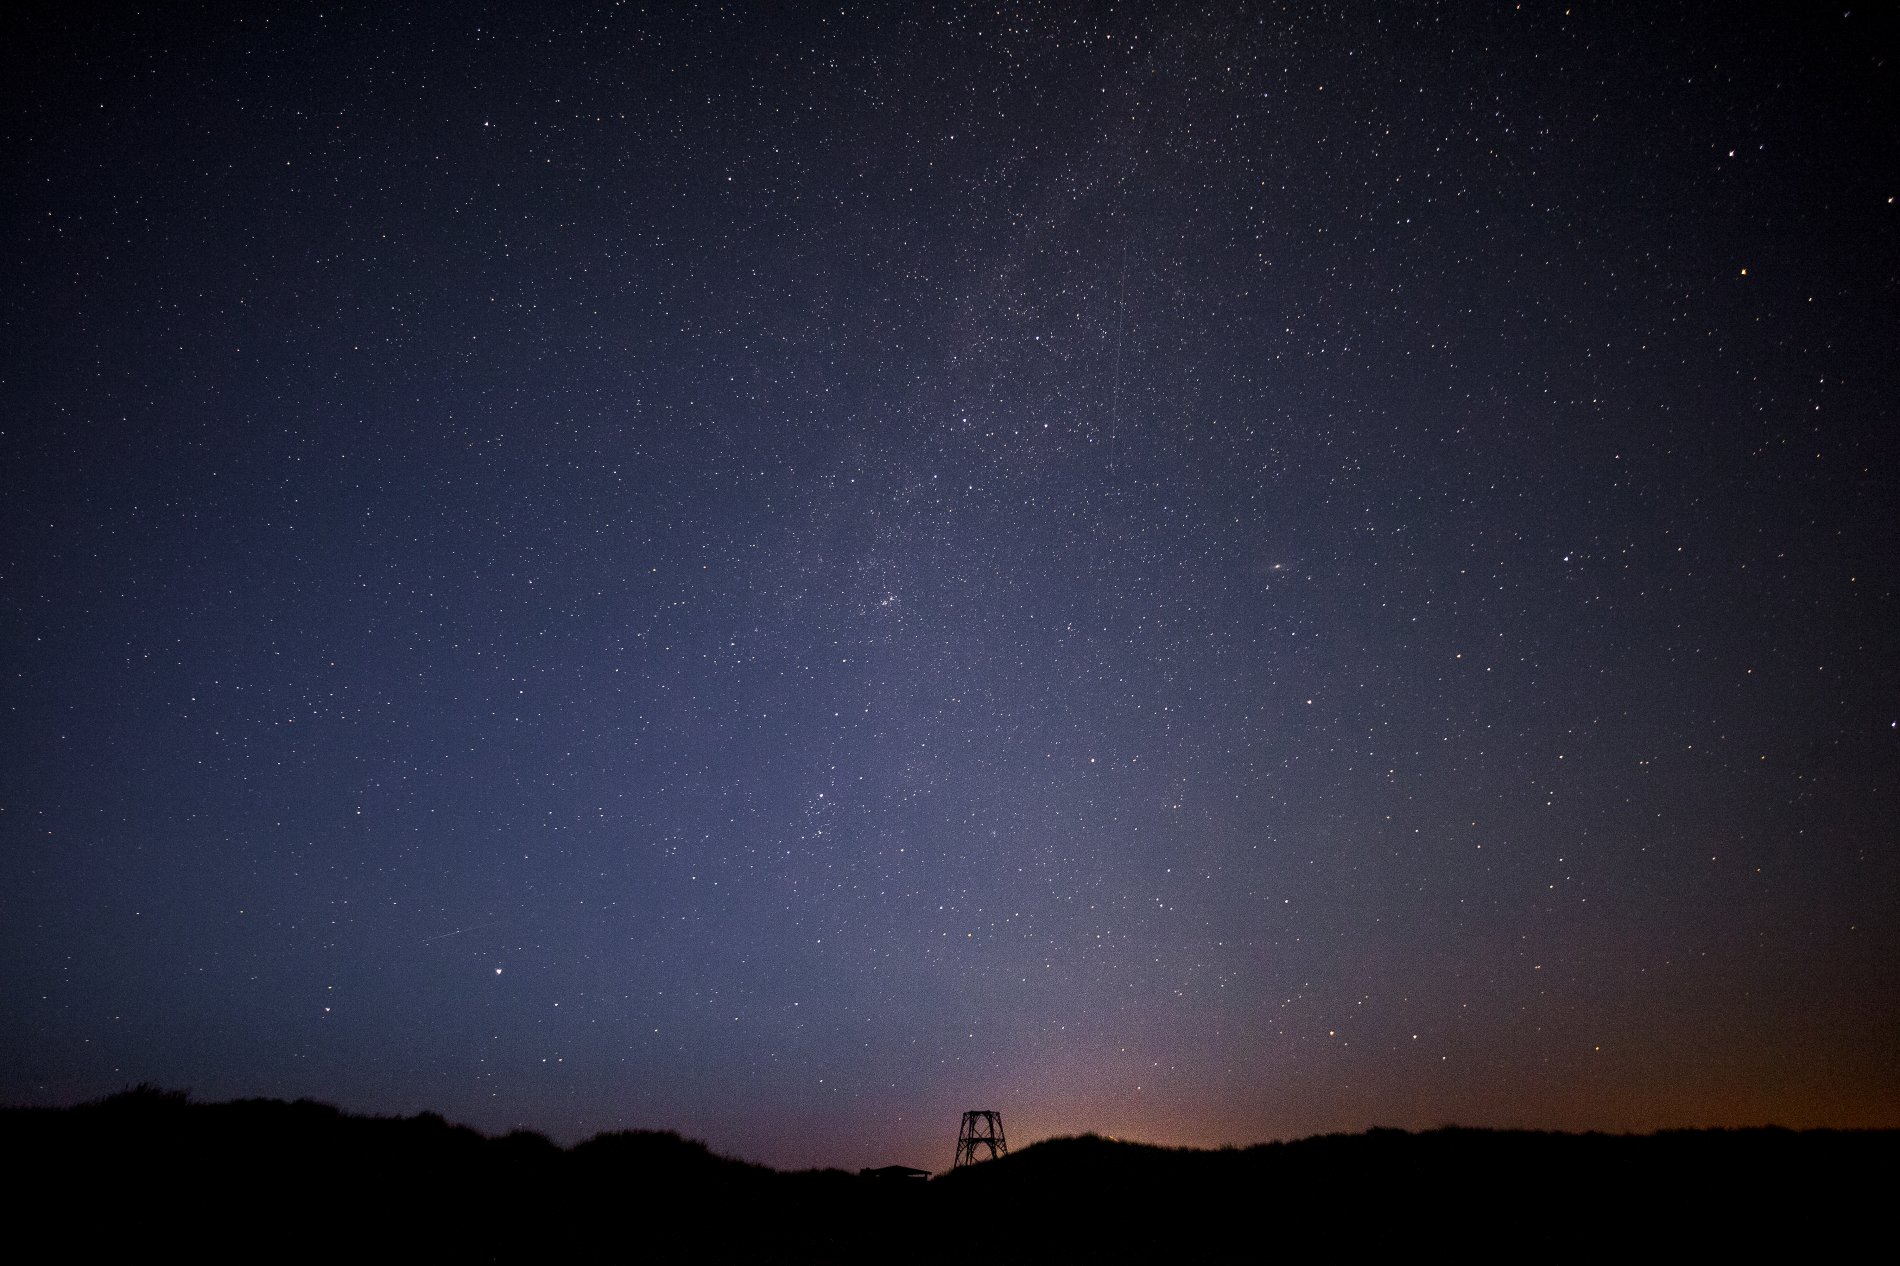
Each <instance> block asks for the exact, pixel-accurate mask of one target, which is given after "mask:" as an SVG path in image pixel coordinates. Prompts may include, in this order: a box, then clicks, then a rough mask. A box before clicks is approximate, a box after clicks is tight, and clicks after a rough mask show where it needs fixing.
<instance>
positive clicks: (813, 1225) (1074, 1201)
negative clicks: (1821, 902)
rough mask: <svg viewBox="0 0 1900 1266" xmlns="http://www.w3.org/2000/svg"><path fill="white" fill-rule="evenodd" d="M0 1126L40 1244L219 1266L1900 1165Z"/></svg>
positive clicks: (1490, 1148) (643, 1249)
mask: <svg viewBox="0 0 1900 1266" xmlns="http://www.w3.org/2000/svg"><path fill="white" fill-rule="evenodd" d="M0 1143H4V1146H5V1149H6V1154H7V1155H8V1156H9V1158H11V1159H12V1160H13V1161H14V1163H15V1168H16V1170H17V1171H19V1172H20V1173H21V1174H22V1177H21V1178H20V1179H18V1180H16V1182H15V1183H14V1184H13V1193H12V1194H13V1195H14V1197H15V1200H14V1208H15V1210H16V1212H15V1214H14V1222H15V1226H16V1228H17V1229H18V1231H19V1232H21V1233H25V1232H28V1231H31V1230H32V1229H33V1228H35V1227H37V1228H38V1229H39V1230H40V1231H42V1232H46V1233H50V1234H51V1235H53V1236H54V1237H56V1239H57V1241H58V1242H59V1243H60V1244H61V1245H62V1255H66V1254H72V1255H78V1256H82V1257H92V1256H97V1255H101V1254H104V1253H133V1252H150V1251H151V1250H152V1249H154V1248H158V1247H168V1248H177V1249H181V1250H185V1251H189V1252H190V1253H191V1255H192V1256H193V1257H195V1258H198V1259H203V1260H232V1261H235V1260H240V1259H243V1260H259V1259H265V1258H268V1259H271V1260H279V1261H283V1260H291V1261H317V1260H326V1261H334V1260H337V1259H339V1258H347V1259H355V1260H358V1261H382V1260H396V1259H399V1258H400V1259H406V1260H414V1259H416V1258H419V1257H420V1258H428V1259H456V1260H471V1261H540V1260H554V1259H572V1260H580V1261H607V1260H614V1261H621V1260H638V1259H640V1258H642V1257H645V1256H648V1255H678V1256H682V1257H690V1258H691V1259H692V1260H696V1261H741V1260H744V1261H821V1260H822V1261H869V1260H873V1259H876V1260H889V1259H892V1258H908V1259H912V1260H921V1261H931V1262H938V1261H941V1262H948V1261H956V1260H964V1259H965V1257H966V1255H967V1250H968V1249H969V1244H968V1243H967V1242H965V1241H964V1240H962V1239H960V1238H958V1237H947V1236H946V1235H945V1234H944V1228H946V1227H950V1226H971V1225H981V1226H982V1227H983V1228H984V1232H983V1236H982V1239H983V1243H984V1245H985V1252H986V1254H987V1255H989V1256H993V1257H996V1258H997V1259H999V1260H1006V1261H1007V1260H1022V1261H1066V1260H1075V1259H1077V1258H1079V1257H1089V1258H1101V1259H1103V1260H1124V1259H1127V1258H1129V1257H1134V1256H1148V1255H1152V1254H1156V1253H1164V1254H1169V1255H1173V1256H1178V1255H1182V1254H1186V1255H1189V1256H1191V1257H1195V1258H1198V1259H1201V1260H1208V1259H1213V1260H1254V1259H1256V1258H1264V1257H1268V1256H1274V1257H1278V1256H1282V1255H1284V1254H1285V1253H1287V1252H1290V1251H1296V1252H1301V1253H1306V1252H1327V1251H1332V1252H1361V1251H1379V1252H1385V1251H1406V1250H1417V1249H1420V1248H1426V1247H1431V1248H1437V1249H1440V1250H1442V1251H1452V1252H1470V1251H1478V1252H1486V1253H1504V1252H1510V1253H1513V1254H1535V1255H1537V1256H1540V1257H1556V1258H1560V1259H1562V1258H1568V1257H1572V1256H1582V1255H1586V1254H1598V1253H1602V1252H1605V1251H1615V1252H1619V1253H1627V1252H1643V1253H1645V1254H1648V1253H1653V1252H1661V1251H1672V1252H1685V1253H1687V1252H1693V1253H1696V1254H1699V1255H1700V1254H1707V1253H1708V1252H1711V1251H1727V1250H1735V1251H1742V1250H1746V1251H1749V1252H1751V1253H1760V1252H1762V1251H1765V1250H1776V1249H1780V1250H1785V1251H1789V1252H1804V1253H1813V1252H1817V1251H1827V1250H1828V1249H1829V1248H1830V1246H1837V1247H1842V1248H1845V1247H1846V1246H1848V1245H1850V1244H1852V1243H1853V1242H1854V1241H1855V1240H1856V1239H1857V1238H1859V1237H1863V1236H1872V1235H1877V1234H1879V1233H1880V1232H1881V1231H1882V1229H1883V1228H1884V1225H1885V1213H1884V1207H1885V1206H1884V1200H1885V1190H1884V1184H1885V1175H1888V1174H1891V1173H1892V1172H1894V1167H1895V1162H1896V1161H1900V1131H1893V1130H1864V1131H1834V1130H1811V1131H1792V1130H1784V1129H1778V1128H1773V1127H1765V1128H1760V1129H1742V1130H1680V1131H1667V1132H1663V1133H1659V1134H1652V1135H1608V1134H1558V1133H1545V1132H1535V1131H1515V1130H1476V1129H1460V1128H1456V1127H1446V1128H1443V1129H1438V1130H1432V1131H1427V1132H1423V1133H1408V1132H1405V1131H1402V1130H1383V1129H1382V1130H1373V1131H1370V1132H1368V1133H1365V1134H1358V1135H1339V1134H1335V1135H1325V1136H1320V1137H1315V1138H1308V1139H1301V1140H1297V1141H1293V1142H1285V1143H1265V1144H1259V1145H1255V1146H1251V1147H1245V1148H1224V1149H1220V1150H1198V1149H1177V1148H1166V1147H1157V1146H1153V1145H1149V1144H1140V1143H1125V1142H1117V1141H1112V1140H1108V1139H1104V1138H1100V1137H1098V1136H1094V1135H1081V1136H1075V1137H1068V1138H1058V1139H1049V1140H1045V1141H1043V1142H1039V1143H1035V1144H1032V1145H1030V1146H1027V1147H1023V1148H1021V1149H1020V1150H1016V1151H1012V1152H1011V1153H1010V1154H1008V1155H1007V1156H1002V1157H999V1158H998V1159H996V1160H994V1161H986V1162H985V1163H983V1164H980V1165H974V1166H965V1167H962V1168H959V1169H956V1170H953V1171H950V1172H946V1173H944V1174H942V1175H939V1176H938V1177H935V1178H932V1179H931V1180H929V1181H928V1182H925V1181H921V1180H919V1181H904V1182H892V1181H889V1180H888V1179H881V1178H878V1177H875V1176H871V1175H872V1173H874V1171H867V1174H866V1175H865V1176H860V1175H857V1174H850V1173H846V1172H844V1171H842V1170H835V1169H834V1170H810V1171H802V1172H795V1173H794V1172H782V1171H777V1170H773V1169H770V1168H767V1167H765V1166H762V1165H756V1164H751V1163H748V1162H745V1161H738V1160H733V1159H730V1158H727V1157H722V1156H719V1155H717V1154H715V1153H714V1152H712V1151H711V1150H710V1149H708V1148H707V1147H706V1146H705V1145H704V1144H703V1143H699V1142H696V1141H693V1140H689V1139H685V1138H682V1137H680V1136H679V1135H678V1134H676V1133H673V1132H670V1131H643V1130H627V1131H616V1132H612V1133H607V1134H601V1135H597V1136H595V1137H593V1138H590V1139H588V1140H586V1141H585V1142H582V1143H578V1144H576V1145H574V1146H572V1147H568V1148H563V1147H560V1146H558V1145H556V1144H555V1143H553V1142H552V1141H550V1140H549V1139H548V1138H546V1137H545V1136H543V1135H540V1134H536V1133H533V1132H530V1131H526V1130H517V1131H514V1132H512V1133H509V1134H504V1135H499V1136H488V1135H484V1134H481V1133H480V1132H478V1131H476V1130H473V1129H470V1128H468V1127H466V1126H459V1125H453V1124H451V1123H449V1122H448V1121H446V1120H444V1119H443V1118H442V1117H441V1116H439V1115H437V1114H435V1113H422V1114H420V1115H418V1116H413V1117H406V1118H390V1117H366V1116H354V1115H351V1114H348V1113H344V1112H342V1111H339V1110H338V1109H337V1108H335V1107H333V1106H330V1105H328V1104H323V1103H317V1102H313V1101H311V1100H298V1101H296V1102H284V1101H282V1100H272V1099H248V1100H238V1101H235V1102H231V1103H202V1104H201V1103H194V1102H192V1101H190V1100H189V1099H188V1098H187V1097H186V1096H185V1095H183V1094H180V1093H177V1092H171V1091H163V1090H158V1089H155V1088H152V1087H149V1086H141V1087H138V1088H136V1089H133V1090H130V1091H127V1092H124V1093H122V1094H117V1095H113V1096H111V1097H109V1098H106V1099H103V1100H100V1101H97V1102H94V1103H88V1104H82V1105H80V1106H78V1107H72V1108H4V1109H0ZM971 1219H975V1220H976V1221H974V1222H972V1221H971ZM35 1238H38V1237H35ZM1874 1242H1878V1241H1877V1240H1876V1241H1874Z"/></svg>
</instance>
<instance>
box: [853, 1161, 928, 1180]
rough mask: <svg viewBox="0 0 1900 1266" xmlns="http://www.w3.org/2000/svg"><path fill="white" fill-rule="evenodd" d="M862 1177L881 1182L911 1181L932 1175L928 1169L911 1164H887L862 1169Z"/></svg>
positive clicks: (860, 1175) (860, 1172) (860, 1171)
mask: <svg viewBox="0 0 1900 1266" xmlns="http://www.w3.org/2000/svg"><path fill="white" fill-rule="evenodd" d="M858 1177H860V1178H875V1179H877V1180H878V1181H879V1182H911V1181H914V1180H918V1179H923V1178H928V1177H930V1171H929V1170H927V1169H912V1168H911V1167H910V1166H909V1165H885V1166H882V1167H881V1168H878V1169H860V1170H859V1171H858Z"/></svg>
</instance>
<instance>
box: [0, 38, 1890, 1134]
mask: <svg viewBox="0 0 1900 1266" xmlns="http://www.w3.org/2000/svg"><path fill="white" fill-rule="evenodd" d="M271 7H272V6H267V8H271ZM263 12H264V10H260V9H258V8H256V7H254V6H235V7H233V8H232V9H231V10H230V11H229V12H228V13H220V12H213V13H209V14H207V13H206V12H205V11H203V10H197V11H194V13H193V14H192V15H189V16H182V15H180V14H179V13H177V12H173V11H171V10H170V8H169V7H163V6H162V7H161V8H160V9H158V10H156V11H154V12H153V13H151V14H147V15H145V16H143V17H137V16H133V17H128V16H125V15H123V14H118V13H116V12H114V13H113V14H112V15H111V16H98V15H87V14H82V13H79V12H78V11H76V10H72V9H58V10H50V11H46V10H34V9H29V10H27V11H25V12H23V13H20V14H15V15H13V16H10V17H9V18H7V19H6V21H7V23H8V27H9V33H8V35H7V37H6V39H5V41H4V44H5V47H6V48H7V50H8V51H7V52H6V53H5V54H4V56H5V58H6V68H5V69H6V73H5V75H4V81H5V84H6V85H7V86H6V87H5V88H4V90H3V91H4V94H5V95H4V104H5V115H4V121H3V124H0V125H3V126H4V140H3V141H0V153H3V154H4V162H5V188H6V190H7V194H6V197H5V208H6V226H7V233H6V241H7V243H8V246H7V252H8V259H9V262H8V266H7V268H6V269H5V270H4V277H0V294H3V295H4V308H3V309H0V321H4V326H3V327H0V345H4V347H5V349H6V350H5V353H4V357H3V358H0V410H3V411H4V434H3V435H0V463H3V465H0V468H3V469H4V471H5V480H6V488H7V495H6V497H5V499H4V502H5V504H4V508H3V509H0V529H3V531H4V539H3V540H0V567H3V568H4V570H3V572H0V601H3V602H4V604H5V619H4V621H0V636H4V639H5V641H4V656H5V663H6V666H7V668H6V674H5V684H6V691H5V698H4V707H5V709H6V713H5V718H6V725H5V744H6V746H5V750H4V755H3V757H0V832H3V833H4V834H3V835H0V841H3V848H0V1034H4V1040H0V1098H3V1099H5V1100H7V1101H12V1102H50V1103H59V1102H71V1101H74V1100H77V1099H81V1098H86V1097H91V1096H95V1095H99V1094H102V1093H106V1092H110V1091H112V1090H116V1089H118V1088H120V1087H122V1086H124V1085H127V1084H130V1083H134V1082H139V1081H151V1082H157V1083H161V1084H164V1085H167V1086H175V1087H189V1088H191V1089H192V1090H193V1092H194V1093H195V1094H197V1095H199V1096H201V1097H207V1098H221V1097H227V1096H235V1095H272V1096H285V1097H290V1096H299V1095H310V1096H315V1097H318V1098H322V1099H326V1100H329V1101H332V1102H336V1103H339V1104H341V1105H344V1106H346V1107H349V1108H352V1109H358V1110H366V1111H378V1112H411V1111H416V1110H419V1109H424V1108H427V1109H433V1110H437V1111H440V1112H443V1113H444V1114H446V1115H448V1116H450V1117H452V1118H456V1119H460V1120H464V1121H467V1122H469V1123H471V1124H475V1125H478V1126H481V1127H484V1128H491V1129H500V1128H506V1127H511V1126H513V1125H516V1124H524V1125H527V1126H530V1127H533V1128H536V1129H540V1130H543V1131H546V1132H548V1133H550V1134H552V1135H554V1136H555V1137H557V1138H560V1139H563V1140H571V1139H574V1138H578V1137H582V1136H585V1135H587V1134H590V1133H593V1132H595V1131H599V1130H604V1129H615V1128H624V1127H634V1126H646V1127H665V1128H677V1129H680V1130H681V1131H683V1132H686V1133H688V1134H691V1135H695V1136H698V1137H702V1138H704V1139H706V1140H707V1141H708V1142H709V1143H710V1144H711V1145H712V1146H713V1147H714V1148H715V1149H716V1150H719V1151H722V1152H727V1153H730V1154H735V1155H740V1156H744V1157H747V1158H750V1159H756V1160H762V1161H766V1162H770V1163H773V1164H777V1165H781V1166H792V1165H805V1164H815V1163H824V1164H838V1165H845V1166H852V1167H855V1166H857V1165H861V1164H881V1163H888V1162H904V1163H908V1164H915V1165H921V1166H928V1167H932V1168H938V1167H942V1166H943V1165H944V1164H947V1162H948V1159H949V1155H950V1150H951V1145H952V1143H953V1142H954V1139H955V1130H956V1124H957V1118H958V1114H959V1113H960V1112H961V1111H962V1110H963V1109H965V1108H971V1107H984V1108H996V1109H999V1110H1001V1111H1002V1112H1003V1115H1004V1120H1005V1123H1006V1125H1007V1126H1008V1128H1009V1130H1010V1134H1011V1138H1012V1140H1013V1141H1015V1142H1017V1144H1018V1145H1020V1144H1021V1143H1022V1142H1026V1141H1029V1140H1031V1139H1034V1138H1036V1137H1040V1136H1045V1135H1050V1134H1062V1133H1076V1132H1081V1131H1085V1130H1093V1131H1098V1132H1102V1133H1107V1134H1115V1135H1119V1136H1122V1137H1131V1138H1141V1139H1147V1140H1152V1141H1155V1142H1161V1143H1181V1144H1217V1143H1224V1142H1234V1143H1246V1142H1252V1141H1256V1140H1260V1139H1265V1138H1271V1137H1284V1136H1291V1135H1298V1134H1305V1133H1311V1132H1316V1131H1324V1130H1337V1129H1359V1128H1363V1127H1365V1126H1368V1125H1374V1124H1385V1125H1395V1126H1405V1127H1426V1126H1432V1125H1437V1124H1441V1123H1444V1122H1448V1121H1457V1122H1460V1123H1465V1124H1470V1125H1523V1126H1549V1127H1563V1128H1597V1129H1607V1130H1625V1129H1649V1128H1655V1127H1662V1126H1673V1125H1729V1124H1760V1123H1762V1122H1766V1121H1773V1122H1780V1123H1783V1124H1788V1125H1885V1126H1896V1125H1900V1006H1897V1005H1896V1001H1895V1000H1896V999H1897V998H1900V851H1897V850H1896V848H1895V838H1894V822H1895V821H1896V808H1897V807H1900V806H1897V805H1896V795H1895V790H1896V758H1897V756H1900V730H1896V728H1895V724H1896V721H1900V668H1897V667H1896V663H1897V662H1900V661H1897V657H1896V650H1897V649H1900V648H1896V636H1895V632H1896V628H1897V627H1900V626H1897V624H1896V614H1897V612H1896V584H1897V583H1900V531H1897V530H1896V514H1895V511H1896V506H1900V498H1896V476H1895V470H1896V467H1895V458H1896V450H1897V449H1900V445H1897V444H1896V440H1895V435H1896V426H1897V425H1900V418H1896V403H1895V402H1896V401H1900V373H1897V372H1896V363H1897V362H1896V350H1897V349H1900V338H1897V337H1896V336H1897V335H1900V320H1897V318H1900V302H1897V298H1900V290H1897V287H1900V250H1896V237H1895V234H1896V227H1897V226H1900V206H1896V204H1895V202H1894V199H1895V197H1896V196H1897V195H1900V176H1897V174H1896V173H1900V127H1896V124H1897V123H1900V111H1897V110H1896V102H1897V101H1900V97H1896V91H1895V89H1896V83H1895V75H1896V62H1895V60H1894V55H1895V53H1896V40H1895V22H1894V19H1893V16H1892V13H1891V11H1890V10H1887V9H1885V8H1884V7H1883V6H1870V7H1869V9H1868V10H1867V11H1866V12H1854V13H1851V14H1846V15H1843V14H1842V13H1841V12H1840V11H1838V10H1830V11H1827V12H1822V11H1820V10H1814V11H1812V12H1809V13H1807V15H1806V16H1803V17H1801V18H1799V19H1789V20H1787V21H1785V22H1772V21H1756V22H1754V23H1752V24H1751V23H1747V22H1744V21H1742V20H1741V19H1739V18H1738V17H1736V16H1735V15H1731V14H1727V13H1713V12H1712V11H1709V10H1707V9H1704V8H1701V7H1696V9H1695V11H1694V12H1693V13H1684V12H1676V11H1674V10H1673V9H1672V8H1671V7H1670V6H1656V5H1627V6H1625V5H1608V6H1606V5H1588V4H1575V5H1571V6H1568V7H1566V6H1563V5H1551V4H1541V3H1533V4H1526V5H1523V6H1511V5H1499V6H1495V7H1485V6H1474V5H1468V4H1447V5H1430V4H1420V5H1405V6H1390V5H1363V6H1359V5H1344V6H1339V5H1314V6H1295V7H1294V8H1291V9H1289V8H1285V7H1281V6H1272V7H1266V6H1249V7H1235V8H1222V9H1219V10H1218V11H1214V12H1207V11H1202V12H1198V13H1193V14H1181V13H1175V12H1172V11H1169V10H1166V9H1162V8H1150V7H1147V6H1088V7H1082V6H1077V7H1068V6H1054V7H1049V8H1029V9H1023V10H1020V11H1018V10H1006V11H1004V12H1002V13H995V12H991V11H988V10H984V11H982V12H977V11H976V10H974V9H964V8H961V7H957V6H944V7H937V8H929V7H926V6H903V8H902V11H901V12H900V11H899V10H898V8H897V7H895V6H890V7H886V6H877V7H872V8H867V9H853V8H843V9H840V8H837V7H820V6H812V7H806V6H768V5H761V6H737V7H728V8H718V7H714V6H671V5H656V6H653V7H652V9H651V10H649V11H642V10H641V9H640V8H639V7H638V6H616V7H612V8H601V9H594V8H591V7H590V8H581V7H576V8H573V9H570V10H567V11H565V12H563V13H560V14H557V15H555V16H548V15H546V14H543V13H540V12H538V11H532V10H531V9H522V8H520V7H518V6H505V7H502V8H499V9H495V10H491V11H488V12H486V13H485V14H484V13H482V12H480V11H476V10H466V11H463V12H461V13H459V14H450V13H447V12H445V11H444V10H443V9H442V8H441V7H440V6H416V7H413V8H410V7H404V6H389V5H376V6H363V7H356V8H344V9H339V10H337V11H335V12H329V13H325V14H324V15H323V16H321V17H319V16H316V15H315V14H314V13H310V12H305V13H303V14H300V15H293V16H281V15H280V16H272V17H270V18H268V20H267V19H266V18H265V17H264V16H262V14H263Z"/></svg>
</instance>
